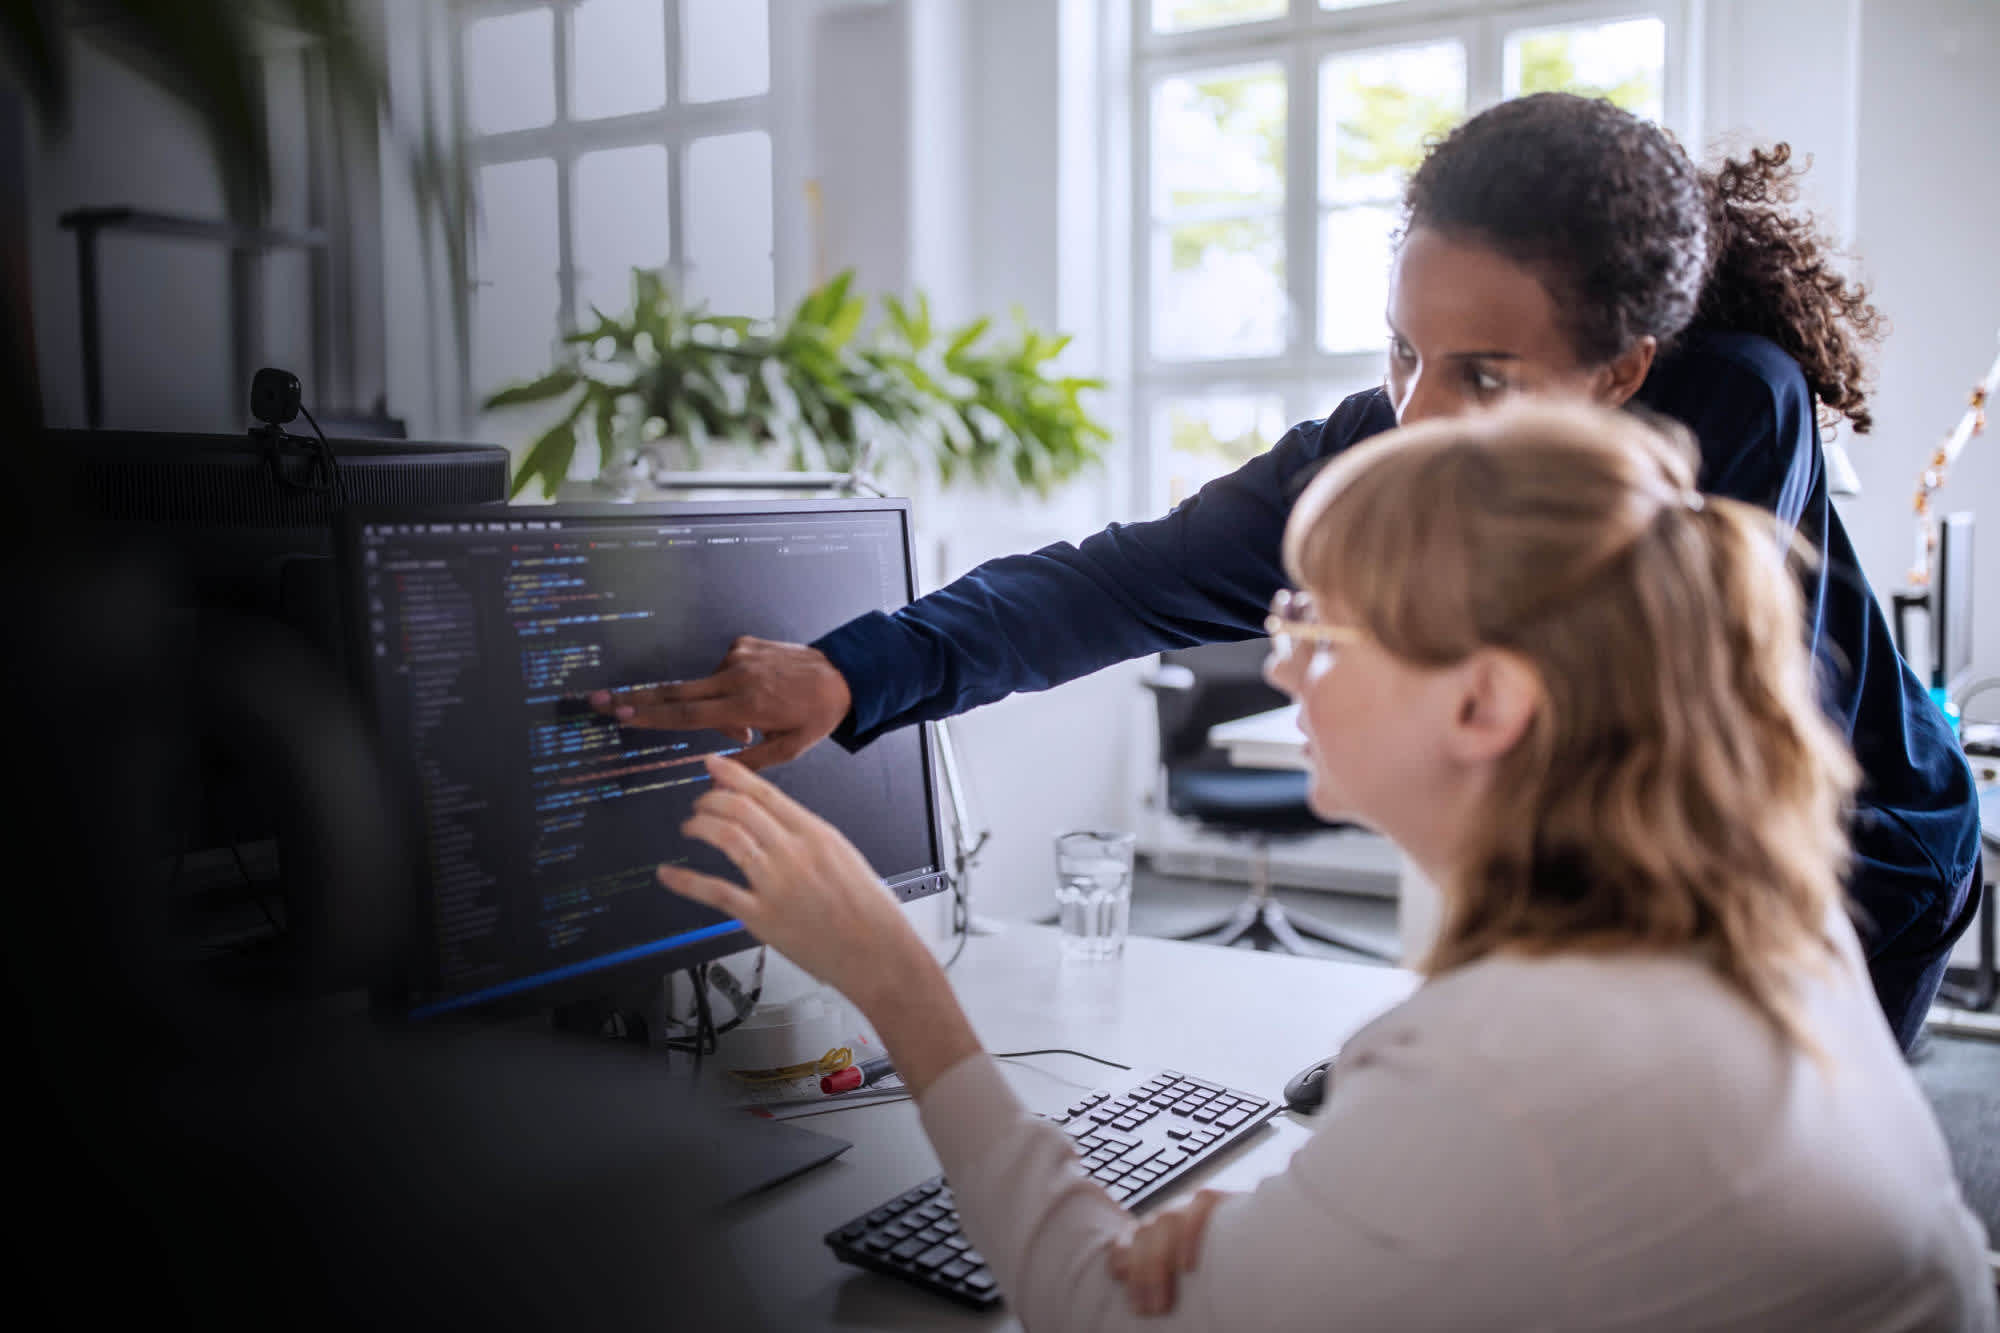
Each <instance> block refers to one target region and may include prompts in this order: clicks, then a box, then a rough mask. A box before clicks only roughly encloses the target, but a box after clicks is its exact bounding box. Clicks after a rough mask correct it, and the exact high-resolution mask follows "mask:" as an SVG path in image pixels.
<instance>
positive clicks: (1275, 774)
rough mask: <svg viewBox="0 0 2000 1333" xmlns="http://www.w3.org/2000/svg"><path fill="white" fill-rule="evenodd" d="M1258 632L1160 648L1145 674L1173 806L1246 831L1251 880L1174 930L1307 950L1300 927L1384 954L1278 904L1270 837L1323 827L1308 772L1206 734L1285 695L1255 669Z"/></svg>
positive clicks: (1163, 796)
mask: <svg viewBox="0 0 2000 1333" xmlns="http://www.w3.org/2000/svg"><path fill="white" fill-rule="evenodd" d="M1267 650H1268V642H1267V641H1266V640H1264V639H1250V640H1246V641H1244V642H1242V643H1217V644H1207V645H1204V646H1202V647H1199V648H1178V649H1172V650H1170V651H1168V652H1164V653H1161V654H1160V665H1159V667H1158V669H1156V670H1155V671H1154V672H1153V673H1152V674H1151V675H1150V676H1148V677H1147V678H1146V679H1145V681H1144V682H1143V683H1144V684H1145V686H1146V688H1147V689H1149V690H1151V691H1152V693H1153V699H1154V705H1155V711H1156V714H1157V717H1158V720H1159V732H1160V793H1159V797H1158V799H1159V800H1160V801H1161V802H1162V803H1163V804H1164V805H1165V807H1166V809H1167V810H1168V811H1170V812H1171V813H1173V814H1175V815H1178V816H1180V817H1182V818H1184V819H1192V820H1194V821H1196V822H1197V823H1198V824H1199V825H1201V826H1202V827H1204V828H1208V829H1211V830H1214V831H1216V832H1220V833H1224V834H1228V835H1232V836H1238V837H1247V838H1248V839H1249V840H1250V845H1251V855H1250V889H1249V892H1248V893H1247V895H1246V896H1245V897H1244V899H1243V901H1242V902H1240V903H1238V904H1237V905H1236V906H1235V907H1234V908H1232V909H1231V910H1230V911H1229V913H1228V914H1227V915H1225V916H1222V917H1219V918H1217V919H1215V920H1213V921H1210V922H1207V923H1206V924H1204V925H1201V926H1198V927H1195V928H1194V929H1192V930H1186V931H1180V932H1177V933H1175V934H1174V935H1173V937H1172V938H1174V939H1183V940H1193V939H1200V940H1204V941H1205V942H1207V943H1212V944H1221V945H1224V946H1228V945H1232V944H1234V943H1236V942H1237V941H1238V940H1241V939H1245V938H1248V939H1249V940H1251V942H1252V943H1253V944H1254V945H1256V946H1257V947H1265V946H1267V945H1268V946H1269V947H1272V948H1275V949H1281V950H1284V951H1285V952H1287V953H1296V954H1307V953H1310V952H1311V950H1309V949H1308V948H1307V947H1306V943H1305V941H1304V939H1302V938H1301V936H1311V937H1312V938H1313V939H1316V940H1322V941H1324V942H1326V943H1328V944H1332V945H1336V946H1338V947H1340V948H1342V949H1346V950H1348V951H1349V952H1352V953H1357V954H1361V955H1362V956H1364V957H1367V958H1374V959H1379V960H1381V961H1383V962H1391V963H1393V962H1395V961H1397V958H1396V955H1395V954H1394V953H1393V952H1390V951H1386V950H1384V949H1382V948H1380V947H1379V946H1377V945H1375V944H1373V943H1370V942H1369V941H1368V940H1366V939H1364V938H1362V937H1361V936H1359V935H1357V934H1355V933H1354V932H1352V931H1346V930H1342V929H1341V928H1339V927H1338V926H1333V925H1329V924H1327V923H1326V922H1323V921H1318V920H1315V919H1314V918H1312V917H1310V916H1307V915H1305V914H1304V913H1294V912H1289V911H1287V910H1286V908H1285V906H1284V904H1282V903H1280V902H1278V901H1277V900H1276V899H1275V898H1273V897H1272V896H1271V842H1272V840H1273V839H1275V838H1284V837H1302V836H1305V835H1307V834H1311V833H1317V832H1321V831H1324V830H1326V829H1330V828H1336V827H1342V826H1340V825H1333V824H1328V823H1327V822H1325V821H1324V820H1322V819H1320V818H1319V817H1318V816H1317V815H1315V814H1314V813H1313V812H1312V810H1311V809H1310V808H1309V807H1308V806H1307V805H1306V789H1307V787H1308V785H1309V784H1310V781H1311V775H1310V774H1308V773H1306V772H1305V771H1303V770H1299V769H1271V768H1244V767H1239V766H1237V765H1235V764H1232V763H1231V762H1230V761H1229V756H1228V755H1227V754H1225V753H1224V752H1223V751H1221V750H1219V749H1217V748H1215V747H1214V746H1212V745H1210V744H1209V743H1208V731H1209V728H1210V727H1213V726H1216V725H1218V724H1219V723H1223V722H1232V721H1234V720H1236V719H1237V718H1240V717H1248V716H1250V715H1251V714H1253V713H1261V712H1264V711H1266V710H1267V709H1272V708H1277V707H1279V706H1281V705H1282V704H1284V702H1285V696H1284V694H1283V693H1282V692H1281V691H1279V690H1277V689H1275V688H1273V687H1272V686H1271V685H1270V684H1269V683H1268V682H1266V681H1265V680H1264V677H1263V662H1264V656H1265V653H1266V652H1267Z"/></svg>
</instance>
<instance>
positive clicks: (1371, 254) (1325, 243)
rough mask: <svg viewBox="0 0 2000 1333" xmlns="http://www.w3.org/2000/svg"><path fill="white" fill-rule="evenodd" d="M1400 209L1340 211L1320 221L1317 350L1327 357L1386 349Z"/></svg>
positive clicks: (1372, 207) (1353, 209)
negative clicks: (1391, 264) (1391, 267)
mask: <svg viewBox="0 0 2000 1333" xmlns="http://www.w3.org/2000/svg"><path fill="white" fill-rule="evenodd" d="M1399 216H1400V215H1399V213H1398V210H1397V209H1396V208H1395V207H1393V206H1389V205H1368V206H1364V207H1360V208H1342V209H1336V210H1334V211H1333V212H1331V213H1328V214H1327V215H1326V216H1325V217H1324V218H1323V219H1321V221H1320V247H1319V277H1320V291H1319V345H1320V346H1321V347H1323V348H1325V349H1326V350H1327V351H1329V352H1366V351H1372V350H1375V349H1377V348H1380V347H1382V346H1383V344H1384V343H1386V342H1387V341H1388V338H1389V327H1388V325H1387V324H1386V323H1385V322H1384V316H1383V312H1384V311H1385V310H1387V308H1388V305H1389V261H1390V259H1391V257H1392V248H1393V246H1394V236H1395V231H1396V225H1397V222H1398V219H1399Z"/></svg>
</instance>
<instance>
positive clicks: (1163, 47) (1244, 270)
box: [1130, 0, 1688, 511]
mask: <svg viewBox="0 0 2000 1333" xmlns="http://www.w3.org/2000/svg"><path fill="white" fill-rule="evenodd" d="M1130 2H1131V3H1132V4H1133V6H1134V8H1133V69H1134V72H1135V78H1134V80H1133V83H1132V87H1133V89H1134V107H1133V119H1134V122H1135V130H1136V133H1135V138H1134V142H1135V144H1136V145H1138V152H1137V154H1136V160H1135V162H1134V170H1133V173H1132V177H1133V183H1134V187H1135V193H1134V208H1133V223H1134V235H1133V246H1134V262H1133V289H1132V290H1133V315H1134V318H1133V321H1132V328H1133V330H1134V338H1135V343H1136V345H1135V347H1134V348H1133V353H1134V355H1133V364H1134V367H1135V371H1136V375H1135V385H1134V388H1135V403H1134V406H1135V408H1136V410H1135V412H1134V414H1133V420H1134V421H1135V423H1136V426H1137V429H1138V432H1139V434H1140V437H1141V441H1140V443H1141V447H1140V448H1139V449H1138V450H1136V451H1135V456H1136V457H1137V458H1139V459H1141V460H1143V462H1142V464H1141V469H1140V470H1141V472H1142V474H1143V475H1142V477H1141V479H1140V488H1141V489H1140V493H1139V495H1138V496H1137V498H1138V499H1139V501H1140V507H1141V508H1142V509H1145V510H1151V511H1157V510H1158V509H1160V508H1163V507H1165V506H1169V505H1173V504H1177V503H1179V502H1180V501H1181V500H1182V499H1184V498H1186V496H1187V495H1189V494H1191V493H1192V492H1193V491H1194V490H1195V489H1197V488H1198V487H1200V485H1201V484H1202V483H1203V482H1206V481H1208V480H1210V479H1211V478H1213V477H1217V476H1220V475H1222V474H1224V473H1226V472H1228V471H1230V470H1232V469H1233V468H1235V467H1236V466H1237V465H1238V464H1239V463H1241V462H1242V461H1244V460H1245V459H1246V458H1248V457H1250V456H1252V455H1253V454H1256V453H1258V452H1261V451H1262V450H1264V449H1267V448H1269V447H1270V446H1271V445H1272V444H1273V443H1275V442H1276V440H1277V438H1278V436H1279V435H1281V434H1282V433H1283V432H1284V430H1285V429H1286V427H1288V426H1289V425H1290V424H1291V423H1292V422H1295V421H1301V420H1305V419H1307V418H1309V417H1316V416H1322V415H1324V414H1325V413H1326V412H1328V411H1330V410H1331V409H1332V408H1333V407H1334V406H1335V405H1336V404H1337V403H1338V402H1339V401H1340V400H1341V399H1342V398H1344V397H1346V396H1347V395H1348V394H1350V393H1353V392H1355V391H1357V390H1359V389H1363V388H1366V387H1368V386H1369V385H1371V384H1376V383H1379V382H1380V381H1381V377H1382V369H1383V366H1382V356H1383V346H1384V342H1385V339H1386V336H1387V331H1386V329H1385V327H1384V325H1383V322H1382V312H1383V307H1384V305H1385V304H1386V303H1387V297H1388V276H1389V274H1388V270H1389V260H1390V251H1391V246H1392V244H1393V239H1394V233H1395V229H1396V227H1397V225H1398V223H1399V222H1400V219H1401V200H1402V191H1403V186H1404V183H1405V182H1406V181H1407V180H1408V178H1409V173H1410V172H1411V170H1412V169H1414V168H1415V166H1416V164H1417V163H1418V162H1419V161H1420V160H1421V158H1422V157H1423V154H1424V151H1425V149H1426V148H1427V147H1428V145H1429V143H1430V142H1431V141H1433V140H1434V139H1435V138H1437V137H1439V136H1441V135H1443V134H1445V133H1446V132H1448V131H1449V130H1450V129H1451V128H1452V127H1453V126H1454V125H1456V124H1457V123H1458V122H1459V121H1460V120H1462V119H1463V118H1464V117H1465V116H1466V115H1468V114H1470V113H1471V112H1473V111H1476V110H1478V109H1480V108H1482V107H1486V106H1490V105H1492V104H1493V103H1494V102H1497V101H1499V100H1501V99H1502V98H1503V97H1512V96H1516V95H1519V94H1521V93H1529V92H1541V91H1548V90H1558V89H1561V90H1568V91H1573V92H1582V93H1588V94H1591V95H1596V96H1603V97H1608V98H1610V99H1611V100H1612V101H1614V102H1617V103H1618V104H1619V105H1620V106H1623V107H1626V108H1628V109H1630V110H1632V111H1635V112H1638V113H1639V114H1641V115H1646V116H1651V117H1653V118H1654V119H1657V120H1660V121H1662V122H1663V123H1665V124H1667V125H1668V126H1670V127H1671V128H1674V129H1675V130H1677V131H1679V132H1681V133H1683V134H1684V135H1685V132H1686V130H1687V128H1688V127H1687V125H1686V123H1685V114H1684V110H1683V108H1684V107H1686V106H1687V105H1688V99H1687V96H1686V93H1685V90H1684V88H1682V86H1681V85H1680V84H1679V83H1678V82H1677V81H1676V80H1677V78H1678V77H1679V74H1680V72H1681V71H1682V70H1683V68H1684V66H1685V63H1686V62H1685V61H1684V60H1683V59H1682V58H1681V55H1680V50H1681V43H1682V41H1683V31H1684V27H1685V15H1684V13H1683V9H1684V0H1665V2H1654V3H1648V2H1647V0H1632V2H1631V3H1615V2H1610V3H1607V2H1603V0H1599V2H1594V3H1593V2H1589V0H1586V2H1585V3H1568V4H1512V5H1500V4H1473V3H1469V2H1466V0H1130ZM1496 11H1497V12H1496Z"/></svg>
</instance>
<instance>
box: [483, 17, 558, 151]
mask: <svg viewBox="0 0 2000 1333" xmlns="http://www.w3.org/2000/svg"><path fill="white" fill-rule="evenodd" d="M555 21H556V19H555V14H554V12H553V11H551V10H547V9H531V10H526V11H524V12H522V13H519V14H503V15H501V16H499V17H497V18H490V19H477V20H475V21H473V22H471V23H468V24H466V25H465V116H466V120H467V121H468V122H469V123H470V125H471V127H472V132H473V133H474V134H504V133H505V132H507V131H508V130H527V129H533V128H534V127H536V126H538V125H547V124H549V123H550V122H551V121H553V120H554V119H555V118H556V27H555Z"/></svg>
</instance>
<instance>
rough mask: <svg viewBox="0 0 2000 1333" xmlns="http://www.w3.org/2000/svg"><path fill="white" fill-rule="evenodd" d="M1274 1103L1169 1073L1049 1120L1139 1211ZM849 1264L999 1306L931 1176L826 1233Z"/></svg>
mask: <svg viewBox="0 0 2000 1333" xmlns="http://www.w3.org/2000/svg"><path fill="white" fill-rule="evenodd" d="M1277 1110H1278V1106H1277V1103H1275V1102H1273V1101H1272V1100H1271V1099H1269V1098H1268V1097H1257V1096H1253V1095H1252V1094H1250V1093H1247V1092H1238V1091H1236V1090H1235V1089H1233V1088H1225V1087H1223V1086H1221V1085H1220V1084H1216V1083H1210V1082H1208V1081H1207V1080H1206V1079H1199V1078H1190V1077H1189V1076H1188V1075H1186V1074H1182V1073H1179V1072H1177V1071H1175V1070H1172V1069H1168V1070H1163V1071H1162V1072H1161V1073H1159V1074H1158V1075H1156V1076H1154V1077H1152V1078H1149V1079H1147V1080H1146V1081H1145V1082H1144V1083H1141V1084H1139V1085H1138V1086H1137V1087H1135V1088H1132V1089H1130V1090H1129V1091H1126V1092H1124V1093H1121V1094H1118V1095H1116V1096H1114V1095H1112V1094H1111V1093H1109V1092H1093V1093H1091V1094H1090V1095H1089V1096H1088V1097H1084V1098H1081V1099H1079V1100H1078V1101H1075V1102H1072V1103H1071V1104H1070V1105H1069V1106H1068V1107H1067V1108H1065V1109H1064V1110H1063V1111H1061V1112H1059V1113H1058V1114H1056V1115H1053V1116H1050V1117H1049V1119H1051V1120H1054V1121H1056V1122H1058V1123H1059V1124H1061V1125H1062V1126H1063V1129H1064V1132H1066V1133H1067V1134H1068V1135H1069V1136H1070V1138H1071V1139H1073V1140H1074V1141H1075V1143H1076V1150H1077V1152H1078V1154H1080V1155H1081V1157H1082V1158H1083V1169H1084V1170H1085V1171H1087V1172H1089V1173H1090V1175H1091V1177H1092V1178H1094V1179H1096V1180H1097V1181H1099V1182H1101V1183H1102V1184H1103V1185H1104V1187H1105V1189H1106V1190H1108V1191H1109V1192H1110V1194H1111V1197H1112V1198H1114V1199H1117V1200H1118V1201H1119V1202H1120V1203H1122V1204H1123V1205H1124V1206H1125V1207H1127V1208H1130V1209H1134V1210H1137V1209H1139V1208H1141V1207H1143V1206H1144V1205H1146V1204H1148V1203H1151V1202H1152V1201H1153V1200H1155V1199H1157V1198H1159V1197H1160V1196H1161V1195H1162V1194H1165V1193H1166V1192H1167V1191H1169V1190H1171V1189H1172V1188H1173V1187H1174V1185H1175V1183H1176V1182H1178V1181H1179V1180H1180V1179H1181V1178H1182V1177H1183V1176H1185V1175H1187V1174H1188V1173H1189V1172H1190V1171H1193V1170H1194V1169H1195V1168H1196V1167H1197V1166H1200V1165H1201V1164H1202V1163H1204V1162H1207V1161H1208V1160H1210V1159H1211V1158H1213V1157H1215V1156H1216V1155H1217V1154H1220V1153H1224V1152H1227V1151H1228V1150H1229V1149H1231V1148H1233V1147H1235V1146H1236V1144H1237V1143H1238V1141H1240V1140H1241V1139H1242V1138H1244V1136H1246V1135H1248V1134H1249V1133H1250V1132H1251V1131H1253V1130H1255V1129H1256V1128H1257V1127H1258V1126H1259V1125H1261V1124H1263V1123H1264V1122H1265V1121H1266V1120H1269V1119H1270V1118H1271V1117H1272V1116H1273V1115H1274V1114H1276V1113H1277ZM826 1243H827V1244H828V1245H829V1246H831V1247H832V1248H833V1252H834V1254H835V1255H836V1256H837V1257H839V1258H840V1259H842V1260H844V1261H846V1262H847V1263H850V1264H857V1265H859V1266H860V1267H862V1268H869V1269H873V1270H874V1271H876V1272H878V1273H887V1274H888V1275H889V1276H891V1277H898V1278H902V1279H903V1280H904V1281H905V1282H914V1283H916V1284H917V1285H918V1286H920V1287H923V1288H925V1289H926V1290H929V1291H933V1292H936V1293H937V1294H938V1295H940V1296H945V1297H948V1298H950V1299H951V1300H954V1301H957V1302H959V1303H960V1304H962V1305H970V1306H972V1307H974V1308H975V1309H981V1310H984V1309H990V1308H992V1307H993V1306H995V1305H997V1304H999V1303H1000V1293H999V1291H998V1290H997V1289H996V1288H995V1286H994V1283H993V1274H992V1272H991V1271H990V1270H989V1269H988V1268H987V1266H986V1259H985V1256H983V1255H981V1254H980V1253H979V1251H977V1250H975V1249H973V1248H972V1243H971V1242H970V1241H968V1240H967V1239H966V1238H965V1236H964V1234H963V1233H962V1232H961V1231H960V1230H959V1225H958V1208H957V1206H956V1204H954V1202H953V1201H952V1195H951V1186H950V1184H949V1183H948V1182H947V1181H946V1180H945V1178H944V1177H943V1176H933V1177H932V1178H931V1179H929V1180H926V1181H925V1182H923V1183H922V1184H921V1185H918V1186H917V1187H916V1188H914V1189H911V1190H907V1191H905V1192H904V1193H902V1194H899V1195H897V1196H896V1197H895V1198H893V1199H889V1200H887V1201H886V1202H884V1203H883V1204H882V1205H881V1207H879V1208H874V1209H871V1210H869V1211H868V1212H867V1213H866V1214H864V1215H862V1216H860V1217H857V1218H855V1219H854V1220H852V1221H851V1222H848V1223H846V1224H845V1225H844V1226H839V1227H835V1228H834V1229H833V1230H832V1231H829V1232H827V1233H826Z"/></svg>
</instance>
